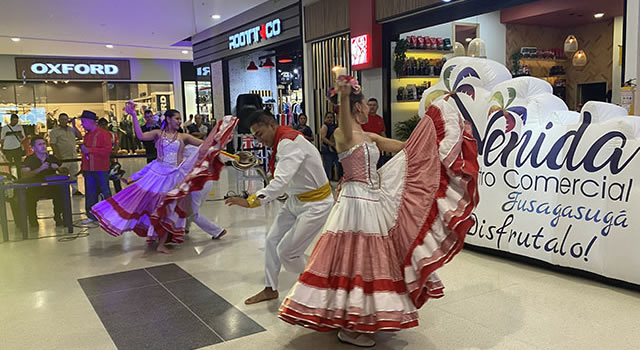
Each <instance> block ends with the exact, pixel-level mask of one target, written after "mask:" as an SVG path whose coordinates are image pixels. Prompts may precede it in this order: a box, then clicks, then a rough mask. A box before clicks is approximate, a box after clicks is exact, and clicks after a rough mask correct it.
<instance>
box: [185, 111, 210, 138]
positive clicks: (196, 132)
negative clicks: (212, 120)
mask: <svg viewBox="0 0 640 350" xmlns="http://www.w3.org/2000/svg"><path fill="white" fill-rule="evenodd" d="M187 131H188V132H189V134H191V136H193V137H195V138H198V139H200V140H204V139H206V138H207V135H208V134H209V127H208V126H207V125H206V124H204V123H202V116H201V115H200V114H196V116H195V118H194V122H193V124H190V125H189V126H187Z"/></svg>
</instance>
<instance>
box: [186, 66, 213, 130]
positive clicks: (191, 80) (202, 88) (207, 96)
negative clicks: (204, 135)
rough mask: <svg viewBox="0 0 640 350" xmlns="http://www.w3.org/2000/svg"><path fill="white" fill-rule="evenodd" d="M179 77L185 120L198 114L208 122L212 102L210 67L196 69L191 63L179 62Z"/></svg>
mask: <svg viewBox="0 0 640 350" xmlns="http://www.w3.org/2000/svg"><path fill="white" fill-rule="evenodd" d="M180 77H181V80H182V94H183V96H182V100H183V101H184V103H183V107H182V110H183V111H184V116H185V119H189V118H190V116H193V115H196V114H199V115H201V116H203V117H204V118H205V122H207V123H208V122H210V118H211V112H212V110H213V102H212V98H211V91H212V87H211V67H210V66H208V65H206V66H201V67H196V66H194V65H193V62H180Z"/></svg>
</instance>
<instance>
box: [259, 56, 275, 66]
mask: <svg viewBox="0 0 640 350" xmlns="http://www.w3.org/2000/svg"><path fill="white" fill-rule="evenodd" d="M262 66H263V67H264V68H275V66H276V65H275V64H274V63H273V61H272V60H271V57H267V60H266V61H264V64H263V65H262Z"/></svg>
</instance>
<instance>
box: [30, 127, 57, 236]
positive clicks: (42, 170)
mask: <svg viewBox="0 0 640 350" xmlns="http://www.w3.org/2000/svg"><path fill="white" fill-rule="evenodd" d="M31 148H32V149H33V151H34V153H33V154H32V155H30V156H28V157H27V158H25V159H24V162H23V163H22V166H23V168H22V179H23V181H28V182H44V181H46V178H47V177H48V176H52V175H55V174H56V172H57V170H58V168H59V167H60V164H61V163H60V161H59V160H58V159H57V158H56V157H54V156H52V155H49V154H48V153H47V143H46V142H45V141H44V139H43V138H42V137H40V136H34V137H32V138H31ZM61 186H62V185H58V186H46V187H29V188H27V216H28V217H29V226H30V227H32V228H34V227H37V226H38V217H37V214H36V206H37V203H38V200H39V199H44V198H46V199H53V213H54V215H53V219H54V220H55V222H56V226H64V221H63V220H62V187H61Z"/></svg>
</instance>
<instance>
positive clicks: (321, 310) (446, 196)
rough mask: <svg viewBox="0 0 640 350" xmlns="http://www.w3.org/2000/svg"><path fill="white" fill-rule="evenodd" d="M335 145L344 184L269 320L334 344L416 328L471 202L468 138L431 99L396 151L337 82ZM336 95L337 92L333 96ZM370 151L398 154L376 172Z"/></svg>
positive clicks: (345, 80)
mask: <svg viewBox="0 0 640 350" xmlns="http://www.w3.org/2000/svg"><path fill="white" fill-rule="evenodd" d="M334 91H335V92H336V94H335V95H334V96H333V98H334V103H337V102H338V101H337V97H338V96H340V114H339V121H340V128H339V129H337V130H336V132H335V140H336V148H337V150H338V152H339V158H340V161H341V162H342V165H343V167H344V178H343V180H342V183H341V189H340V192H339V194H338V198H337V201H336V204H335V206H334V207H333V210H332V212H331V214H330V215H329V218H328V220H327V223H326V224H325V226H324V229H323V232H324V233H323V235H322V236H321V238H320V240H319V241H318V244H317V245H316V246H315V248H314V250H313V253H312V255H311V258H310V259H309V261H308V263H307V266H306V269H305V272H304V273H303V274H302V275H301V276H300V278H299V280H298V282H297V283H296V285H295V286H294V287H293V289H292V290H291V292H290V294H289V295H288V296H287V298H285V300H284V302H283V304H282V306H281V308H280V315H279V317H280V318H282V319H283V320H284V321H287V322H289V323H292V324H298V325H302V326H305V327H309V328H312V329H314V330H316V331H321V332H326V331H331V330H335V329H339V332H338V338H339V339H340V340H341V341H342V342H346V343H350V344H353V345H357V346H366V347H369V346H374V345H375V340H374V339H373V336H372V335H373V334H375V333H376V332H378V331H398V330H400V329H405V328H410V327H415V326H417V325H418V308H420V307H421V306H422V305H423V304H424V303H425V302H426V301H427V299H429V298H439V297H442V296H443V285H442V283H441V282H440V280H439V279H438V276H437V275H436V273H435V270H436V269H438V268H439V267H440V266H442V265H443V264H444V263H446V262H448V261H450V260H451V259H452V258H453V256H454V255H455V254H456V253H458V251H460V249H461V248H462V245H463V241H464V237H465V234H466V233H467V231H468V229H469V228H470V227H471V226H472V225H473V219H472V218H471V216H470V215H471V211H472V210H473V208H474V207H475V205H476V203H477V202H478V194H477V191H476V184H477V174H478V163H477V159H476V157H477V148H476V143H475V140H474V139H473V138H472V137H471V136H470V134H469V133H468V132H466V131H465V130H464V128H465V127H464V122H463V120H462V119H461V118H460V116H459V114H458V113H457V112H456V111H455V109H454V108H453V107H451V106H449V105H448V104H446V103H444V102H442V103H435V104H434V105H432V106H431V107H430V108H429V110H428V111H427V113H426V115H425V116H424V118H422V120H421V121H420V123H419V124H418V126H417V128H416V129H415V131H414V132H413V133H412V135H411V137H410V138H409V140H408V141H407V143H406V145H405V144H403V143H402V142H400V141H396V140H391V139H387V138H384V137H381V136H379V135H376V134H372V133H366V132H363V130H362V127H361V124H363V123H366V121H367V111H368V110H367V103H366V101H367V100H366V99H365V97H364V96H363V94H362V93H361V92H360V87H359V85H358V83H357V81H356V80H355V79H353V78H351V77H346V76H341V77H339V78H338V81H337V82H336V87H335V90H334ZM336 95H337V96H336ZM378 148H380V149H381V150H383V151H387V152H399V153H398V154H397V155H396V156H395V157H393V158H392V159H391V160H390V161H389V162H388V163H387V164H385V166H383V167H382V168H380V169H379V170H377V171H376V163H377V160H378V157H379V156H380V153H379V150H378Z"/></svg>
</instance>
